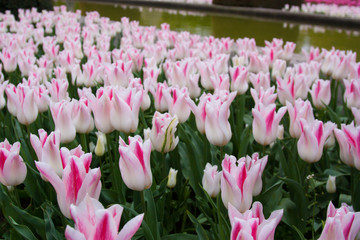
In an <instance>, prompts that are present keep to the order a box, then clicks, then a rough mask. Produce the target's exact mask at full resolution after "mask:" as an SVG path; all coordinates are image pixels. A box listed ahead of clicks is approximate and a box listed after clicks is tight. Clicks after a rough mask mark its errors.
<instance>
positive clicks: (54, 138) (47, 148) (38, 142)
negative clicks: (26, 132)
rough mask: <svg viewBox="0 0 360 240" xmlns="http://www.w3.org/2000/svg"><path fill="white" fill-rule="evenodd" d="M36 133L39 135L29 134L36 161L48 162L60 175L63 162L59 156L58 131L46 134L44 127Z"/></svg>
mask: <svg viewBox="0 0 360 240" xmlns="http://www.w3.org/2000/svg"><path fill="white" fill-rule="evenodd" d="M38 133H39V137H37V136H36V135H34V134H30V142H31V145H32V147H33V149H34V151H35V153H36V156H37V158H38V161H40V162H45V163H47V164H49V165H50V166H51V168H52V169H53V171H54V172H55V173H56V174H57V175H58V176H59V177H61V176H62V172H63V163H62V161H61V156H60V131H59V130H55V131H54V132H51V133H50V135H48V134H47V132H46V131H45V130H44V129H39V130H38Z"/></svg>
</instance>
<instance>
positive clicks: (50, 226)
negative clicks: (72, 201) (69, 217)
mask: <svg viewBox="0 0 360 240" xmlns="http://www.w3.org/2000/svg"><path fill="white" fill-rule="evenodd" d="M45 204H46V206H45V208H44V209H43V211H44V220H45V233H46V239H63V238H64V237H63V236H62V235H61V234H60V233H59V232H58V231H57V230H56V228H55V225H54V223H53V221H52V215H53V213H54V210H53V209H52V207H51V206H49V205H48V203H45Z"/></svg>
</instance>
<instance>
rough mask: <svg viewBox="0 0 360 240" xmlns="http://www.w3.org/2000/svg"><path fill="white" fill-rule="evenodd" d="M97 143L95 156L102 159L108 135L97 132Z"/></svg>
mask: <svg viewBox="0 0 360 240" xmlns="http://www.w3.org/2000/svg"><path fill="white" fill-rule="evenodd" d="M96 136H97V141H96V146H95V149H94V150H95V155H96V156H98V157H102V156H103V155H104V153H105V147H106V135H105V134H104V133H102V132H96Z"/></svg>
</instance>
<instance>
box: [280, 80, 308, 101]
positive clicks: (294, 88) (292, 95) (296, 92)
mask: <svg viewBox="0 0 360 240" xmlns="http://www.w3.org/2000/svg"><path fill="white" fill-rule="evenodd" d="M276 82H277V93H278V97H279V101H280V103H281V104H282V105H285V104H286V101H289V102H291V103H294V102H295V100H296V99H297V98H302V99H305V98H306V96H307V94H308V91H309V87H308V85H307V83H306V82H305V79H304V78H294V76H292V75H290V76H289V77H288V78H287V79H286V78H284V79H282V78H277V79H276Z"/></svg>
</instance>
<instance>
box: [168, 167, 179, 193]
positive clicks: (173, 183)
mask: <svg viewBox="0 0 360 240" xmlns="http://www.w3.org/2000/svg"><path fill="white" fill-rule="evenodd" d="M177 173H178V170H175V169H173V168H170V171H169V176H168V182H167V185H166V186H167V187H168V188H174V187H175V186H176V175H177Z"/></svg>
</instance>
